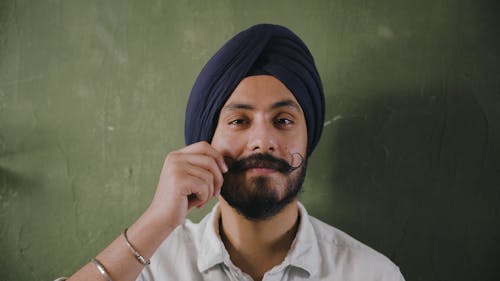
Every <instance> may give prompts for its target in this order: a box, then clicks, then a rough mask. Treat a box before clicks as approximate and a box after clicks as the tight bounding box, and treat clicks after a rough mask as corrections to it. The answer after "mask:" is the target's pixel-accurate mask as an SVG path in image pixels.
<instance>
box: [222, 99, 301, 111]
mask: <svg viewBox="0 0 500 281" xmlns="http://www.w3.org/2000/svg"><path fill="white" fill-rule="evenodd" d="M281 107H289V108H291V109H293V110H295V111H297V112H302V110H301V108H300V105H298V104H297V103H296V102H295V101H293V100H289V99H287V100H281V101H278V102H275V103H273V105H271V107H270V110H275V109H278V108H281ZM236 109H244V110H254V109H255V107H254V106H253V105H250V104H247V103H230V104H228V105H226V106H224V108H222V111H231V110H236Z"/></svg>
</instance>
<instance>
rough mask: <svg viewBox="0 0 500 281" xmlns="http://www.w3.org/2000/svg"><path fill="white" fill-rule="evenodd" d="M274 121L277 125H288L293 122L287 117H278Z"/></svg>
mask: <svg viewBox="0 0 500 281" xmlns="http://www.w3.org/2000/svg"><path fill="white" fill-rule="evenodd" d="M274 123H275V124H276V125H279V126H289V125H292V124H293V121H292V120H290V119H287V118H278V119H276V121H274Z"/></svg>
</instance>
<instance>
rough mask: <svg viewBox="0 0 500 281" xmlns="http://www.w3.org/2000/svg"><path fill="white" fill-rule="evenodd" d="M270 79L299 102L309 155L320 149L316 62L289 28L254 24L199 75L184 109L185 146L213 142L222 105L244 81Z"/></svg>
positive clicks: (320, 113)
mask: <svg viewBox="0 0 500 281" xmlns="http://www.w3.org/2000/svg"><path fill="white" fill-rule="evenodd" d="M256 74H267V75H272V76H274V77H275V78H277V79H278V80H280V81H281V82H282V83H283V84H284V85H285V86H286V87H287V88H288V89H289V90H290V92H292V94H293V95H294V96H295V99H297V101H298V102H299V104H300V106H301V107H302V111H303V112H304V115H305V119H306V124H307V142H308V143H307V155H310V154H311V152H312V151H313V150H314V148H315V147H316V145H317V144H318V141H319V138H320V136H321V132H322V131H323V122H324V118H325V98H324V95H323V87H322V85H321V79H320V77H319V74H318V71H317V70H316V66H315V64H314V59H313V57H312V55H311V53H310V52H309V49H307V47H306V45H305V44H304V42H302V40H301V39H300V38H299V37H298V36H297V35H295V34H294V33H293V32H292V31H290V30H289V29H287V28H285V27H283V26H279V25H271V24H258V25H255V26H252V27H250V28H249V29H246V30H244V31H242V32H240V33H238V34H237V35H236V36H234V37H233V38H231V39H230V40H229V41H228V42H227V43H226V44H224V46H222V48H221V49H220V50H219V51H217V53H215V55H214V56H213V57H212V58H211V59H210V60H209V61H208V63H207V64H206V65H205V67H204V68H203V69H202V70H201V72H200V74H199V75H198V78H197V79H196V82H195V83H194V86H193V89H192V90H191V95H190V96H189V101H188V104H187V109H186V119H185V127H184V129H185V138H186V144H187V145H189V144H192V143H195V142H198V141H207V142H211V141H212V137H213V135H214V131H215V128H216V126H217V122H218V119H219V113H220V110H221V108H222V106H223V105H224V104H225V103H226V101H227V100H228V98H229V96H230V95H231V94H232V92H233V91H234V89H235V88H236V86H238V84H239V83H240V81H241V80H243V79H244V78H245V77H247V76H251V75H256Z"/></svg>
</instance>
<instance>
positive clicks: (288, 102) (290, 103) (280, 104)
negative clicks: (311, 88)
mask: <svg viewBox="0 0 500 281" xmlns="http://www.w3.org/2000/svg"><path fill="white" fill-rule="evenodd" d="M280 107H290V108H291V109H293V110H295V111H298V112H302V110H301V108H300V105H298V104H297V103H296V102H295V101H293V100H282V101H279V102H276V103H274V104H273V105H272V106H271V109H277V108H280Z"/></svg>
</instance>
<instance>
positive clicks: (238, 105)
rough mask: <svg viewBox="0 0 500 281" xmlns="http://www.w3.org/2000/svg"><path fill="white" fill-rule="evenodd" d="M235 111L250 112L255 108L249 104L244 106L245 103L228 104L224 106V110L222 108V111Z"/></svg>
mask: <svg viewBox="0 0 500 281" xmlns="http://www.w3.org/2000/svg"><path fill="white" fill-rule="evenodd" d="M235 109H247V110H252V109H255V107H253V106H251V105H249V104H246V103H230V104H228V105H226V106H224V108H222V110H223V111H231V110H235Z"/></svg>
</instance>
